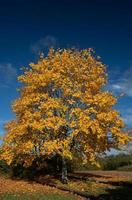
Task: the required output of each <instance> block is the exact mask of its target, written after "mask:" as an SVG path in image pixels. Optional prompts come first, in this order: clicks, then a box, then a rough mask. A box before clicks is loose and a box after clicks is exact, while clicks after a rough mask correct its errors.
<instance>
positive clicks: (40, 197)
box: [0, 192, 75, 200]
mask: <svg viewBox="0 0 132 200" xmlns="http://www.w3.org/2000/svg"><path fill="white" fill-rule="evenodd" d="M31 199H32V200H75V198H74V197H72V196H70V195H69V196H63V195H60V194H41V193H33V194H30V193H21V192H19V193H6V194H1V195H0V200H31Z"/></svg>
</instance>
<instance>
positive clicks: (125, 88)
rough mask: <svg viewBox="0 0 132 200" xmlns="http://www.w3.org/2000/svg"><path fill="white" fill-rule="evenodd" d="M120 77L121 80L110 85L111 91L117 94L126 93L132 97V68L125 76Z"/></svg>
mask: <svg viewBox="0 0 132 200" xmlns="http://www.w3.org/2000/svg"><path fill="white" fill-rule="evenodd" d="M120 76H121V78H119V79H117V80H115V81H112V83H111V84H110V85H109V89H111V90H113V91H114V92H116V93H124V94H125V95H127V96H129V97H132V67H130V68H128V69H127V70H126V71H125V72H124V73H123V74H120Z"/></svg>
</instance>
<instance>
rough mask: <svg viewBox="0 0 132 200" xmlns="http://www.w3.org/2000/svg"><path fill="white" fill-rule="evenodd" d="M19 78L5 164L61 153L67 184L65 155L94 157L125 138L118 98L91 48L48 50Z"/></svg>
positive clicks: (117, 144) (25, 164)
mask: <svg viewBox="0 0 132 200" xmlns="http://www.w3.org/2000/svg"><path fill="white" fill-rule="evenodd" d="M18 80H19V81H20V82H22V83H23V87H22V88H21V89H20V97H19V98H18V99H17V100H16V101H15V102H14V103H13V105H12V108H13V111H14V112H15V113H16V118H15V119H14V120H12V121H10V122H8V123H7V124H6V130H7V133H6V136H5V138H4V144H3V153H2V156H1V157H2V158H3V159H5V160H6V161H7V162H8V164H12V163H13V162H14V160H15V162H16V163H23V165H24V166H30V165H31V163H32V162H33V161H34V160H35V159H36V158H37V157H43V158H48V157H52V156H54V155H59V156H61V157H62V181H63V182H64V183H67V168H66V158H68V159H72V158H73V156H77V157H78V158H80V159H81V160H82V161H83V162H86V161H90V162H92V163H95V162H96V156H97V155H98V154H99V153H102V152H104V151H106V150H109V149H110V148H111V147H115V148H117V147H119V145H120V144H124V143H125V142H127V141H128V136H127V135H125V134H123V133H122V132H121V128H122V127H123V126H124V123H123V121H122V119H121V118H120V116H119V112H117V111H116V110H115V109H113V105H115V104H116V102H117V99H116V98H115V97H114V96H113V95H112V94H111V93H109V92H108V91H104V89H103V86H104V85H105V84H106V83H107V74H106V67H105V65H104V64H103V63H102V62H101V61H100V60H99V59H98V58H96V57H95V56H94V53H93V51H92V50H91V49H88V50H81V51H78V50H71V49H64V50H63V49H62V50H61V49H58V50H57V51H55V50H54V49H50V51H49V53H48V55H47V57H43V56H42V55H41V57H40V59H39V61H38V62H37V63H36V64H35V63H31V64H30V65H29V67H28V68H25V69H24V74H23V75H21V76H19V77H18Z"/></svg>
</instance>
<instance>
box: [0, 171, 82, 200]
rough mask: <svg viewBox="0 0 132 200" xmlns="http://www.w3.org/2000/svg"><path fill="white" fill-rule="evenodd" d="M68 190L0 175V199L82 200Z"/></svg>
mask: <svg viewBox="0 0 132 200" xmlns="http://www.w3.org/2000/svg"><path fill="white" fill-rule="evenodd" d="M82 199H83V198H81V197H78V196H74V195H73V194H70V193H69V192H63V191H61V190H58V189H55V188H52V187H49V186H46V185H41V184H38V183H36V182H29V181H26V180H19V179H18V180H17V179H14V180H13V179H11V178H10V177H9V176H8V175H6V176H4V174H1V176H0V200H82Z"/></svg>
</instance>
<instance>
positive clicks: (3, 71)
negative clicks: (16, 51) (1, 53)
mask: <svg viewBox="0 0 132 200" xmlns="http://www.w3.org/2000/svg"><path fill="white" fill-rule="evenodd" d="M16 77H17V70H16V68H14V67H13V66H12V64H11V63H5V64H0V87H5V88H8V87H9V86H10V85H12V84H13V83H14V81H15V80H16Z"/></svg>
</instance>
